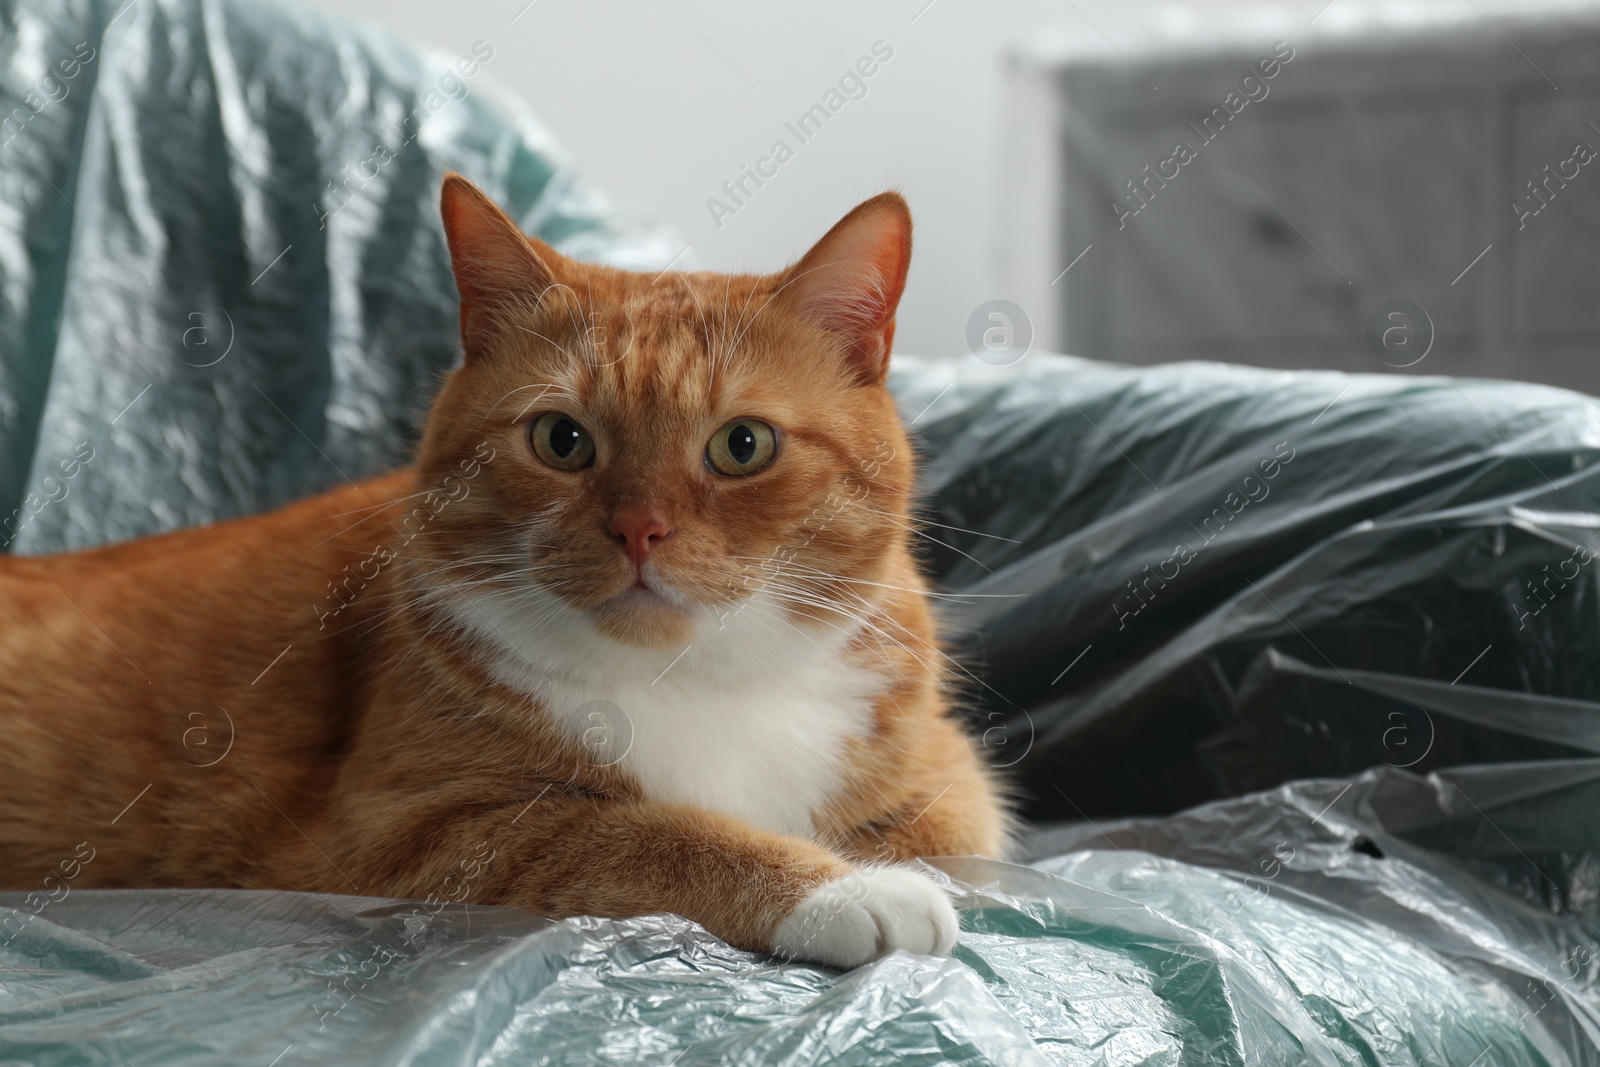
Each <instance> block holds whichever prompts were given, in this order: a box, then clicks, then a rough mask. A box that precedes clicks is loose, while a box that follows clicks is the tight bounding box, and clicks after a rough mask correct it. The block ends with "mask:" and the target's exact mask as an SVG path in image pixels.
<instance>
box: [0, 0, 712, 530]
mask: <svg viewBox="0 0 1600 1067" xmlns="http://www.w3.org/2000/svg"><path fill="white" fill-rule="evenodd" d="M503 43H504V42H501V44H502V45H503ZM513 62H515V60H514V59H513V58H511V57H510V56H509V55H507V54H502V53H500V52H498V51H496V49H495V42H493V41H480V42H475V43H472V44H469V45H467V46H466V47H465V48H464V49H463V51H461V52H459V53H447V52H435V51H423V50H420V49H417V48H415V47H413V46H411V45H408V44H406V43H404V42H402V41H400V40H397V39H395V38H393V37H391V36H389V35H388V34H385V33H383V32H381V31H379V30H377V29H375V28H371V27H355V26H352V25H349V24H346V23H343V22H340V21H338V20H335V19H331V18H327V17H324V16H322V15H320V14H318V13H316V12H314V11H311V10H308V9H306V8H303V7H300V6H298V5H296V4H293V3H290V2H288V0H273V2H271V3H267V2H265V0H260V2H251V0H139V2H138V3H133V4H129V3H126V0H117V2H111V0H48V2H37V0H0V546H4V547H7V548H9V549H11V550H13V551H17V552H47V551H52V550H56V549H59V548H61V547H81V546H85V545H89V544H95V543H99V542H100V541H103V540H106V539H118V540H120V539H123V538H128V537H135V536H138V535H141V534H146V533H152V532H156V531H159V530H167V529H174V528H178V527H182V526H188V525H192V524H195V523H199V522H206V521H209V520H212V519H215V518H218V517H225V516H233V515H244V514H253V513H256V512H260V511H264V510H270V509H271V508H274V507H277V506H280V505H282V504H284V503H287V502H288V501H290V500H294V499H297V498H299V497H302V496H305V495H308V494H310V493H312V492H315V491H317V490H319V489H322V488H324V487H326V486H328V485H331V484H334V483H340V484H342V483H343V481H344V480H345V479H346V478H350V479H360V478H362V477H365V476H369V475H372V474H375V473H378V472H380V471H382V470H385V469H387V468H389V467H391V466H392V465H394V464H395V463H396V462H397V461H398V460H399V458H400V457H402V456H403V455H404V454H405V453H406V451H407V449H408V448H410V447H411V445H412V444H414V442H415V441H416V439H417V435H418V431H419V428H420V421H421V415H422V413H423V412H424V411H425V410H426V407H427V400H428V397H429V395H430V393H431V391H432V388H433V386H434V384H435V383H436V382H437V380H438V378H439V376H440V375H441V374H442V373H443V372H444V371H445V370H446V369H448V368H449V366H450V365H451V364H452V363H453V362H454V360H455V359H456V355H457V351H458V336H459V333H458V327H457V322H456V295H455V287H454V283H453V281H452V279H451V274H450V265H449V258H448V255H447V253H446V250H445V246H444V234H443V231H442V229H441V227H440V222H439V209H438V198H439V181H440V178H441V176H442V175H443V174H444V172H445V171H447V170H456V171H459V172H461V173H463V174H465V175H466V176H467V177H468V178H471V179H472V180H474V181H475V182H477V183H478V184H480V185H481V186H482V187H483V188H484V189H485V191H487V192H488V193H489V195H490V196H492V197H494V199H495V200H496V201H497V202H498V203H500V204H501V205H502V206H503V207H504V208H505V209H506V210H507V211H508V212H509V213H510V214H511V215H512V217H513V218H515V219H516V220H517V221H518V223H519V224H520V225H521V226H522V227H523V228H524V229H526V230H527V231H528V232H530V233H535V234H537V235H539V236H541V237H543V238H545V239H546V240H548V241H550V242H551V243H552V244H554V245H556V246H557V247H558V248H560V249H561V250H562V251H563V252H566V253H569V254H571V255H575V256H579V257H581V258H585V259H595V260H601V261H605V262H610V263H613V264H615V265H619V266H628V267H634V268H639V269H646V268H648V269H660V268H662V267H665V266H666V265H667V264H668V263H669V262H671V261H672V260H673V259H674V257H675V256H681V254H682V253H683V251H684V247H683V242H682V241H681V240H679V239H678V238H677V237H676V236H674V235H672V234H670V233H669V232H668V231H666V230H664V229H662V228H661V227H659V226H656V225H653V224H649V223H647V222H644V221H642V220H634V219H632V218H631V217H629V216H628V215H625V214H624V213H622V212H621V211H619V210H618V209H617V208H616V207H615V206H613V205H612V204H611V203H609V202H608V201H607V200H606V199H605V198H604V197H603V196H602V195H601V194H599V193H598V192H596V191H595V190H594V188H593V187H592V186H590V185H588V184H587V183H586V182H584V181H583V180H582V179H581V178H580V177H578V176H577V174H576V172H575V171H574V169H573V166H572V164H571V162H570V161H569V160H568V158H567V157H566V155H565V153H564V152H563V151H562V150H561V148H560V147H559V146H558V145H556V144H555V142H554V141H553V140H552V139H551V137H550V136H549V134H548V133H547V132H546V131H545V130H544V128H543V127H542V126H541V125H540V124H539V123H538V122H537V121H536V120H535V119H534V118H533V117H532V116H531V115H530V114H528V112H527V110H526V108H525V107H524V106H523V105H522V104H521V103H520V102H519V101H517V100H516V99H515V98H512V97H510V96H509V95H508V94H505V93H504V91H503V90H500V89H498V88H496V86H495V84H494V83H495V78H496V76H497V74H498V72H499V70H500V68H501V67H502V66H504V65H505V64H508V63H513ZM689 261H690V260H689V257H683V258H679V259H678V263H679V264H680V265H683V264H686V263H688V262H689ZM85 457H89V458H88V459H87V461H85ZM69 472H70V473H69ZM8 519H9V520H11V521H10V522H9V523H7V522H6V520H8Z"/></svg>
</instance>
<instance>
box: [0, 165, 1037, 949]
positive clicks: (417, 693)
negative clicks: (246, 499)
mask: <svg viewBox="0 0 1600 1067" xmlns="http://www.w3.org/2000/svg"><path fill="white" fill-rule="evenodd" d="M443 211H444V218H445V226H446V232H447V234H448V236H449V238H450V245H451V253H452V257H453V260H454V262H455V266H456V273H457V280H458V284H459V287H460V289H461V294H462V339H463V346H464V349H465V359H464V361H463V363H462V365H461V366H460V367H459V368H458V369H456V370H455V371H454V372H453V373H451V374H450V375H449V377H448V378H447V380H446V381H445V383H444V385H443V388H442V391H441V392H440V395H439V396H438V398H437V401H436V402H435V404H434V406H433V409H432V411H431V413H430V416H429V420H428V424H427V429H426V433H425V437H424V440H423V442H422V445H421V448H420V450H419V453H418V455H417V457H416V460H415V463H414V465H413V466H411V467H408V468H406V469H403V470H399V471H396V472H395V473H393V474H390V475H387V476H384V477H381V478H377V479H374V480H372V481H368V482H365V483H363V484H360V485H354V486H349V487H345V488H339V489H335V490H333V491H331V492H328V493H325V494H323V495H321V496H319V497H316V498H314V499H310V500H305V501H302V502H300V503H297V504H294V505H292V506H290V507H287V508H284V509H282V510H279V511H276V512H273V513H271V514H267V515H261V516H257V517H253V518H246V519H240V520H235V521H231V522H224V523H219V524H217V525H213V526H208V527H204V528H198V529H189V530H183V531H180V532H176V533H171V534H166V535H162V536H158V537H151V538H146V539H143V540H139V541H135V542H131V543H127V544H121V545H114V546H110V547H106V548H100V549H95V550H91V551H84V552H77V553H72V554H67V555H61V556H52V557H39V558H4V557H0V603H3V604H4V605H5V608H6V612H5V615H4V617H3V619H0V776H3V782H4V788H3V791H0V885H3V887H4V888H6V889H13V890H29V891H34V893H35V897H37V896H38V894H40V893H43V894H46V896H45V897H44V898H41V899H45V900H53V899H58V897H57V894H60V893H64V892H66V891H67V890H68V889H70V888H71V887H84V886H242V887H256V888H278V889H291V890H303V891H313V892H337V893H344V892H350V893H363V894H372V895H383V896H396V897H413V898H434V899H451V900H461V899H465V900H470V901H474V902H480V903H491V904H506V905H514V906H517V907H522V908H526V909H529V910H532V911H536V912H541V913H545V914H549V915H553V916H566V915H574V914H599V915H611V916H628V915H637V914H647V913H652V912H675V913H678V914H680V915H683V916H685V917H687V918H690V919H693V920H696V921H698V922H700V923H702V924H704V925H705V926H706V927H707V928H708V929H709V930H711V931H712V932H713V933H715V934H717V935H719V936H721V937H723V938H725V939H727V940H728V941H729V942H731V943H733V944H735V945H738V946H741V947H744V948H748V949H757V950H774V949H775V950H778V951H782V952H786V953H788V954H790V955H795V956H802V957H808V958H814V959H820V960H822V961H824V962H830V963H835V964H838V965H841V966H847V965H850V964H853V963H856V962H860V961H861V960H863V959H867V958H871V956H873V955H876V954H877V953H879V952H882V951H884V950H887V949H890V948H895V947H905V948H913V949H920V950H923V951H940V950H943V949H947V948H948V947H949V945H948V942H949V939H950V933H949V931H950V930H953V926H950V925H949V924H950V923H952V922H953V920H952V919H950V917H949V916H948V915H946V914H944V913H943V912H941V911H940V907H941V904H940V903H939V902H937V901H935V900H934V899H933V898H932V897H930V896H929V894H928V892H927V886H926V885H924V884H923V883H922V881H919V879H921V876H920V875H909V874H905V873H904V872H903V871H898V870H895V869H893V868H889V869H888V870H889V873H884V871H885V868H884V867H883V865H884V864H894V863H898V862H900V861H904V860H907V859H910V858H911V857H914V856H919V855H946V854H967V853H978V854H986V855H997V854H999V853H1000V852H1001V851H1002V850H1003V848H1004V845H1005V836H1006V833H1007V825H1008V819H1007V815H1006V812H1005V808H1004V805H1003V803H1002V801H1001V799H1000V794H999V791H998V789H997V785H996V783H995V782H994V781H993V780H992V779H991V777H990V775H989V773H988V771H987V769H986V768H985V767H984V766H983V765H982V763H981V761H980V760H979V759H978V758H977V756H976V755H975V752H974V747H973V745H972V744H971V742H970V741H969V740H968V738H967V737H966V736H965V735H964V734H963V732H962V731H961V730H960V728H959V727H958V726H957V725H956V723H955V722H954V721H953V720H952V718H951V716H950V714H949V712H948V709H947V704H946V697H945V695H944V686H945V681H946V677H945V673H944V670H943V668H942V666H941V662H942V653H941V652H940V651H939V647H938V644H937V639H936V636H935V634H934V629H933V624H932V620H931V617H930V613H929V607H928V597H927V595H926V592H925V587H924V583H923V580H922V579H921V578H920V577H919V575H918V572H917V568H916V565H915V563H914V561H913V556H912V552H911V550H910V542H911V536H912V527H913V521H912V519H911V517H910V514H909V510H908V508H909V502H910V499H911V492H912V479H913V471H912V454H911V447H910V444H909V442H908V440H907V438H906V436H905V434H904V432H903V430H902V427H901V425H900V423H899V420H898V418H897V416H896V413H895V409H894V405H893V403H892V401H891V398H890V396H889V393H888V391H887V390H886V388H885V386H884V378H885V374H886V367H887V359H888V352H889V347H890V344H891V342H892V338H893V328H894V317H893V316H894V309H895V304H896V303H897V301H898V299H899V295H900V290H901V288H902V287H903V285H904V280H905V273H906V267H907V265H908V259H909V255H910V229H911V221H910V215H909V212H908V211H907V209H906V206H905V204H904V202H903V201H902V200H901V199H900V197H898V196H896V195H894V194H884V195H882V196H879V197H876V198H874V199H873V200H869V201H867V202H866V203H864V204H862V205H861V206H860V207H858V208H857V209H856V210H855V211H853V212H852V213H851V214H850V215H849V216H847V217H846V218H845V219H844V220H843V221H841V222H840V223H839V225H838V226H836V227H835V228H834V230H833V231H831V232H830V233H829V235H828V236H827V237H825V238H824V239H823V240H822V242H820V243H819V244H818V246H817V247H816V248H814V249H813V250H812V251H811V253H809V254H808V255H807V256H806V257H805V258H804V259H802V260H801V261H800V263H798V264H796V265H795V266H794V267H791V268H790V269H789V270H787V271H784V272H781V273H779V274H776V275H765V276H754V275H724V274H711V273H691V274H683V273H667V274H663V275H660V276H656V275H652V274H647V273H646V274H640V273H630V272H626V271H621V270H616V269H611V268H607V267H601V266H595V265H590V264H583V263H577V262H574V261H571V260H568V259H566V258H564V257H562V256H560V255H559V254H557V253H556V252H555V251H554V250H552V249H551V248H549V247H548V246H547V245H544V244H542V243H541V242H538V241H536V240H532V239H529V238H525V237H523V236H522V235H521V234H520V233H519V232H518V231H517V230H516V228H515V226H514V225H513V224H512V223H511V222H510V221H509V220H508V219H507V218H506V217H505V216H504V215H503V214H502V213H501V212H500V211H499V210H498V209H497V208H496V207H495V206H494V205H493V204H492V203H491V202H490V201H488V200H487V199H486V198H485V197H484V196H483V195H482V193H480V192H479V191H478V190H477V189H475V188H474V187H472V186H471V185H470V184H469V183H467V182H466V181H464V180H463V179H460V178H458V177H455V176H450V177H448V178H447V179H446V182H445V187H444V196H443ZM546 412H555V413H558V414H560V415H561V416H563V417H570V419H571V420H572V422H573V423H574V424H575V425H578V426H581V427H582V428H583V430H584V431H586V432H587V434H588V437H589V439H590V440H591V441H592V442H593V445H594V449H595V452H594V462H593V465H592V466H589V467H586V468H583V469H578V470H564V469H557V468H555V467H552V466H550V465H548V464H547V463H545V462H543V461H542V460H541V459H540V458H539V457H538V456H537V455H536V454H535V452H534V450H533V449H532V448H531V447H530V443H529V434H530V424H531V422H533V421H534V420H537V419H538V417H539V416H540V415H541V414H543V413H546ZM740 418H750V419H759V420H762V421H763V422H765V423H767V424H769V425H770V426H772V427H774V428H775V433H776V441H777V451H776V455H775V457H774V458H773V459H772V460H771V462H770V464H769V465H768V466H767V467H766V468H765V469H762V470H760V471H758V472H756V473H753V474H749V475H747V476H728V475H725V474H720V473H718V472H717V471H716V470H714V469H713V468H712V467H710V466H708V464H707V461H706V458H705V457H706V450H707V442H708V440H709V439H710V438H711V436H712V435H713V433H715V432H716V431H717V430H718V428H719V427H720V426H722V425H724V424H726V423H728V422H729V420H735V419H740ZM563 432H565V431H563ZM641 531H642V532H641ZM651 531H654V532H651ZM640 553H644V554H643V555H642V556H641V557H640V558H638V559H636V558H635V557H636V556H638V555H639V554H640ZM641 560H642V561H641ZM554 649H559V651H552V650H554ZM658 671H659V673H657V672H658ZM652 678H653V679H654V680H652ZM573 705H575V706H573ZM814 725H815V726H816V732H815V733H813V726H814ZM697 731H698V732H697ZM741 783H742V784H741ZM86 856H87V857H88V858H87V859H86V858H85V857H86ZM929 884H931V883H929ZM830 886H831V887H832V888H831V889H829V887H830ZM852 886H853V887H854V888H853V889H851V887H852ZM825 890H826V892H824V891H825ZM846 890H849V891H846ZM32 899H34V898H30V900H32ZM807 902H810V904H809V905H808V904H807ZM803 905H806V907H809V909H810V910H809V911H807V910H805V908H803V907H802V906H803ZM824 905H826V907H824ZM42 906H43V905H41V907H42ZM942 906H943V907H944V908H945V909H946V910H947V909H948V905H942ZM32 910H38V909H32ZM801 919H805V920H806V923H809V926H808V927H807V929H806V930H804V931H800V932H798V933H797V932H796V931H797V929H798V926H799V925H802V924H801V923H800V920H801ZM918 923H921V924H922V925H923V926H925V927H926V929H922V927H919V926H918V925H917V924H918ZM786 924H788V925H786ZM830 924H831V925H830ZM852 924H853V925H852ZM947 927H948V929H947ZM919 930H920V931H921V932H919ZM785 931H787V933H785ZM4 937H5V932H4V931H3V930H0V938H4Z"/></svg>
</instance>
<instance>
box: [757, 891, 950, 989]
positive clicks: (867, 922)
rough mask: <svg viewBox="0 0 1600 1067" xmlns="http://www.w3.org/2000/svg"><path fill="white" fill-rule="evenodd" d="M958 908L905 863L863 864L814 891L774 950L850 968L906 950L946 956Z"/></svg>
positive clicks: (787, 921)
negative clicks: (875, 865)
mask: <svg viewBox="0 0 1600 1067" xmlns="http://www.w3.org/2000/svg"><path fill="white" fill-rule="evenodd" d="M959 929H960V927H959V924H958V922H957V921H956V910H955V908H954V907H952V906H951V904H950V898H949V897H947V896H945V893H944V890H942V889H940V888H939V887H938V885H936V884H935V883H934V882H933V880H932V879H931V878H928V877H927V876H926V875H923V874H919V873H917V872H916V871H913V870H910V869H908V868H905V867H863V868H859V869H857V870H854V871H852V872H850V873H849V874H847V875H845V876H844V877H842V878H836V879H834V880H833V881H831V882H825V883H823V884H822V885H820V886H818V887H817V888H816V889H814V890H813V891H812V893H811V895H810V896H808V897H806V898H805V899H804V900H802V901H801V902H800V904H799V906H798V907H796V908H795V909H794V911H793V912H791V913H790V914H789V917H788V918H787V919H785V920H784V921H783V923H782V925H780V926H779V927H778V932H777V933H776V934H775V935H773V939H772V951H773V952H774V953H776V954H777V955H779V956H787V957H789V958H791V959H798V960H809V961H811V962H813V963H825V964H827V965H828V966H830V967H838V968H840V969H842V970H849V969H850V968H852V967H859V966H860V965H861V964H863V963H866V962H868V961H870V960H875V959H877V958H878V957H879V956H882V955H883V954H884V953H886V952H893V951H894V950H895V949H897V948H900V949H905V950H906V951H907V952H919V953H923V954H925V955H941V956H942V955H944V954H945V953H947V952H949V951H950V950H951V949H952V948H953V947H955V943H956V934H957V932H958V931H959Z"/></svg>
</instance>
